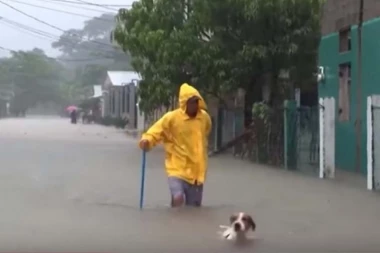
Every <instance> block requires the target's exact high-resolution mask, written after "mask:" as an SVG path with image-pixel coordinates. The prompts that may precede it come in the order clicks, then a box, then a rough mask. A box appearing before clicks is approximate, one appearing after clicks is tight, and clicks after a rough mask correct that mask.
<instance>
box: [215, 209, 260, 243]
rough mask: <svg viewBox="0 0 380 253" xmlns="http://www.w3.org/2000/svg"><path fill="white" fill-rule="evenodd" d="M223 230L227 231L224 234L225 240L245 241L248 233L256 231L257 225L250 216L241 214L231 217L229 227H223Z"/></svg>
mask: <svg viewBox="0 0 380 253" xmlns="http://www.w3.org/2000/svg"><path fill="white" fill-rule="evenodd" d="M221 228H223V229H225V231H224V233H223V237H224V238H225V239H227V240H233V239H236V240H244V239H246V238H247V233H248V231H255V230H256V223H255V221H254V220H253V219H252V217H251V216H250V215H248V214H246V213H243V212H240V213H236V214H233V215H231V217H230V225H229V226H221Z"/></svg>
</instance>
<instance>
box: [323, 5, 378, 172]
mask: <svg viewBox="0 0 380 253" xmlns="http://www.w3.org/2000/svg"><path fill="white" fill-rule="evenodd" d="M361 1H362V5H361ZM361 11H362V13H363V16H362V20H361V18H360V13H361ZM360 27H361V30H360V29H359V28H360ZM321 30H322V39H321V42H320V47H319V66H320V67H323V69H324V75H325V78H324V80H322V81H321V82H320V83H319V87H318V93H319V97H320V98H326V97H333V98H335V101H336V112H335V115H336V120H335V132H336V134H335V147H336V150H335V163H336V168H338V169H341V170H346V171H353V172H359V173H361V174H364V175H365V174H366V172H367V169H366V164H367V140H366V136H367V128H366V119H367V116H366V107H367V104H366V99H367V97H368V96H370V95H372V94H380V64H379V63H380V1H377V0H328V1H326V3H325V5H324V10H323V19H322V27H321ZM360 34H361V36H360ZM359 38H361V47H360V40H359Z"/></svg>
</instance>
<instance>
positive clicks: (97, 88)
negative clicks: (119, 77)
mask: <svg viewBox="0 0 380 253" xmlns="http://www.w3.org/2000/svg"><path fill="white" fill-rule="evenodd" d="M93 87H94V95H93V96H92V97H93V98H98V97H101V96H102V95H103V93H102V86H101V85H94V86H93Z"/></svg>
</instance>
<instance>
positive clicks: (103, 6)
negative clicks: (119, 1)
mask: <svg viewBox="0 0 380 253" xmlns="http://www.w3.org/2000/svg"><path fill="white" fill-rule="evenodd" d="M76 1H77V2H79V3H83V4H88V5H92V6H98V7H102V8H104V9H107V10H111V11H118V10H116V9H114V8H111V7H108V6H106V5H101V4H94V3H90V2H86V1H82V0H76Z"/></svg>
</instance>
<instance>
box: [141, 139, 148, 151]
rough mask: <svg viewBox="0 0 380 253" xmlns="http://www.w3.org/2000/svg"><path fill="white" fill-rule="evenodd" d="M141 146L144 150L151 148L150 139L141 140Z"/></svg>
mask: <svg viewBox="0 0 380 253" xmlns="http://www.w3.org/2000/svg"><path fill="white" fill-rule="evenodd" d="M140 148H141V149H142V150H144V151H148V150H149V141H148V140H141V141H140Z"/></svg>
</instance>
